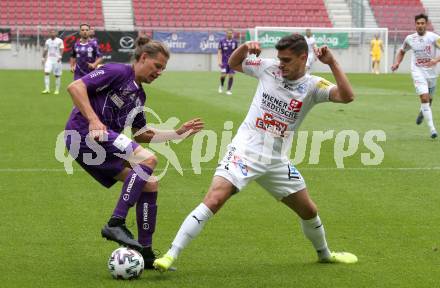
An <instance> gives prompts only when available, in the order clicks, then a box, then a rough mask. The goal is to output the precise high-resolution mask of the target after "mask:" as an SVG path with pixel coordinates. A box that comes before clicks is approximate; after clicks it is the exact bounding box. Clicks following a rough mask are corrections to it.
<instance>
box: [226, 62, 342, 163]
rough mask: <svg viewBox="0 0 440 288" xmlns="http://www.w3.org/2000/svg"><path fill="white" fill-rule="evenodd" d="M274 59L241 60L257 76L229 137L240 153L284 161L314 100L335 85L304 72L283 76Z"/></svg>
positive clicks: (245, 69) (326, 98)
mask: <svg viewBox="0 0 440 288" xmlns="http://www.w3.org/2000/svg"><path fill="white" fill-rule="evenodd" d="M278 65H279V63H278V61H276V60H274V59H261V58H255V57H253V56H250V57H248V58H246V59H245V60H244V61H243V64H242V67H243V72H244V73H246V74H248V75H250V76H253V77H255V78H257V79H258V80H259V83H258V87H257V91H256V92H255V96H254V98H253V101H252V104H251V107H250V109H249V112H248V114H247V116H246V118H245V120H244V121H243V123H242V124H241V126H240V128H239V129H238V131H237V135H235V137H234V139H233V140H232V143H231V144H232V146H234V147H236V149H237V150H238V151H239V152H240V153H243V154H244V155H247V156H249V155H252V156H258V157H265V159H270V161H271V162H273V161H272V160H275V161H279V160H281V161H286V160H288V158H289V155H290V149H291V145H292V141H293V135H294V132H295V130H296V129H297V128H298V126H299V125H300V124H301V122H302V121H303V120H304V118H305V116H306V114H307V112H308V111H309V110H310V109H311V108H312V107H313V106H314V105H315V104H317V103H320V102H326V101H329V94H330V89H331V88H332V87H334V86H335V85H334V84H332V83H330V82H328V81H327V80H325V79H323V78H321V77H318V76H312V75H309V74H306V75H304V76H303V77H302V78H300V79H298V80H294V81H290V80H287V79H284V78H283V77H282V76H281V71H280V69H279V67H278Z"/></svg>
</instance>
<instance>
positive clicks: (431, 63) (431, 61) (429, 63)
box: [423, 59, 437, 67]
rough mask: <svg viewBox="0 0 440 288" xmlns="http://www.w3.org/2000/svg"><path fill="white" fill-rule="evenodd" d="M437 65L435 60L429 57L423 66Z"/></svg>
mask: <svg viewBox="0 0 440 288" xmlns="http://www.w3.org/2000/svg"><path fill="white" fill-rule="evenodd" d="M435 65H437V61H435V60H434V59H431V60H430V61H429V62H426V63H425V64H424V65H423V66H425V67H433V66H435Z"/></svg>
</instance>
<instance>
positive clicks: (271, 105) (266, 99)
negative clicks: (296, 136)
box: [261, 92, 301, 119]
mask: <svg viewBox="0 0 440 288" xmlns="http://www.w3.org/2000/svg"><path fill="white" fill-rule="evenodd" d="M261 104H262V108H263V109H265V110H270V111H272V112H274V113H276V114H280V115H282V116H283V117H286V118H288V119H295V118H296V115H295V112H296V111H294V110H293V108H294V107H291V105H292V102H291V103H287V102H285V101H283V100H282V99H278V98H276V97H274V96H271V95H269V94H267V93H265V92H263V97H262V101H261ZM299 108H301V106H300V107H299Z"/></svg>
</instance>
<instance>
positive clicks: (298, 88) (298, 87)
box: [296, 83, 306, 94]
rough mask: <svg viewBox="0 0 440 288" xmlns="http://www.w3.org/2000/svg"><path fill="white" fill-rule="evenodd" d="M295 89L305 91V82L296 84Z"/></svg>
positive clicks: (300, 91)
mask: <svg viewBox="0 0 440 288" xmlns="http://www.w3.org/2000/svg"><path fill="white" fill-rule="evenodd" d="M296 90H297V91H298V92H299V93H301V94H303V93H305V92H306V84H305V83H302V84H299V85H298V86H296Z"/></svg>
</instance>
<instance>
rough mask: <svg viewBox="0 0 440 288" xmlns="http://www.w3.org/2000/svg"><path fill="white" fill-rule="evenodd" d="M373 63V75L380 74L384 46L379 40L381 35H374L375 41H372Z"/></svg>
mask: <svg viewBox="0 0 440 288" xmlns="http://www.w3.org/2000/svg"><path fill="white" fill-rule="evenodd" d="M370 48H371V52H370V54H371V62H372V67H373V73H376V74H379V72H380V57H381V56H382V55H381V54H382V51H383V44H382V40H380V39H379V35H378V34H376V35H374V39H373V40H371V45H370Z"/></svg>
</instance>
